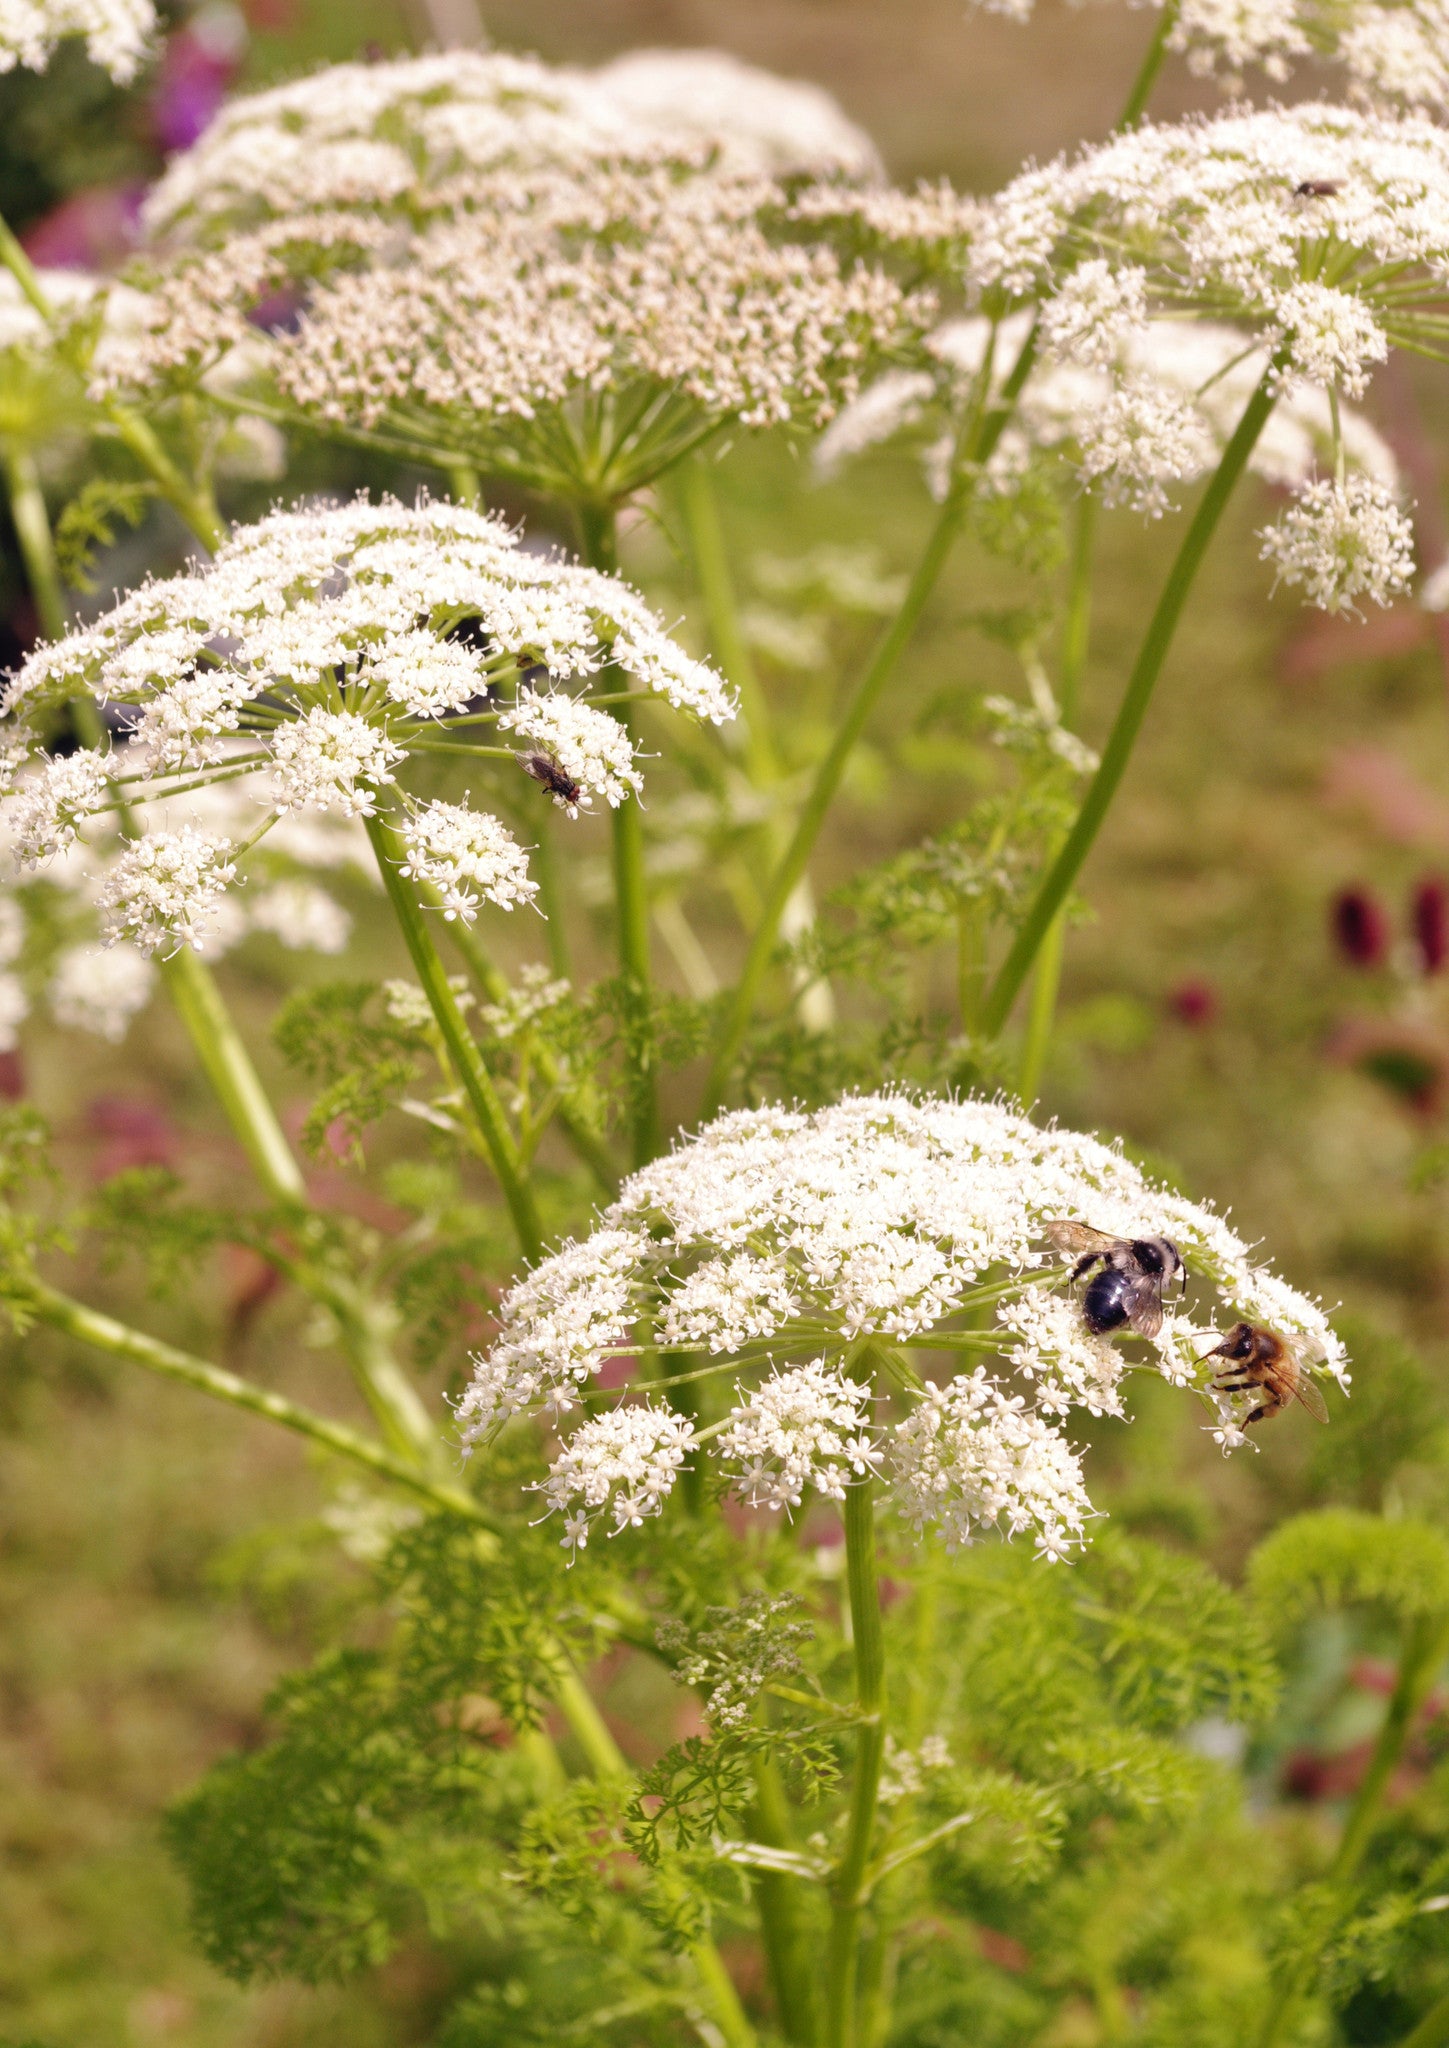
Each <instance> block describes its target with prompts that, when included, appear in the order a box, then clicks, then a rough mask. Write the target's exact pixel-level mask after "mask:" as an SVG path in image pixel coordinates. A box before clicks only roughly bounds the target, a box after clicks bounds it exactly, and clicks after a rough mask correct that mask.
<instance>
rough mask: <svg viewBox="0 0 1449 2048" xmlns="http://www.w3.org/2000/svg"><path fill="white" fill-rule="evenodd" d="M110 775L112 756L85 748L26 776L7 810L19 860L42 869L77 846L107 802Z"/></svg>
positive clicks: (38, 767)
mask: <svg viewBox="0 0 1449 2048" xmlns="http://www.w3.org/2000/svg"><path fill="white" fill-rule="evenodd" d="M110 774H111V760H110V756H109V755H107V754H100V753H93V752H91V751H89V750H88V749H85V748H81V749H80V750H79V751H78V752H76V753H74V754H62V755H58V756H55V757H53V758H51V759H48V760H45V761H42V762H40V763H38V764H37V765H36V766H35V767H34V768H33V769H32V770H31V771H30V772H28V773H22V774H21V775H20V776H19V777H18V778H17V781H16V784H15V793H14V796H13V797H12V798H11V800H10V802H9V804H8V805H7V806H6V809H7V812H8V817H7V823H8V825H9V828H10V833H11V844H12V848H13V851H14V855H15V858H16V859H17V860H18V861H20V862H21V863H22V864H23V865H24V866H26V867H31V868H33V867H38V866H39V865H40V863H41V862H42V861H45V860H49V859H50V858H51V857H52V856H53V855H54V854H57V853H64V852H65V850H66V848H67V847H69V846H73V845H74V844H75V842H76V840H77V838H78V837H79V833H80V828H81V826H82V825H83V824H84V822H85V820H86V819H87V818H89V817H93V816H95V814H96V813H97V812H98V811H102V810H104V809H105V808H106V806H107V804H108V803H109V801H110V795H109V789H110V780H109V779H110Z"/></svg>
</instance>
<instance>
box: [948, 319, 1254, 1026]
mask: <svg viewBox="0 0 1449 2048" xmlns="http://www.w3.org/2000/svg"><path fill="white" fill-rule="evenodd" d="M1281 368H1282V364H1281V362H1280V360H1279V358H1278V357H1276V356H1275V357H1274V359H1273V361H1272V363H1271V364H1270V365H1269V367H1268V370H1267V372H1266V374H1265V375H1264V378H1263V381H1262V383H1261V384H1260V385H1259V386H1258V388H1257V390H1256V391H1255V392H1254V394H1253V396H1252V398H1251V399H1250V400H1249V401H1248V404H1247V407H1246V409H1245V410H1244V413H1243V416H1242V418H1241V419H1240V420H1239V422H1238V424H1237V428H1236V430H1235V431H1234V433H1233V437H1232V439H1231V440H1230V441H1229V442H1228V445H1227V447H1226V448H1225V449H1224V450H1223V454H1222V459H1221V461H1220V462H1219V463H1218V466H1217V468H1216V470H1215V471H1214V472H1213V477H1212V481H1211V482H1210V483H1209V485H1208V487H1207V489H1206V491H1205V492H1204V493H1203V496H1202V501H1201V503H1200V504H1199V505H1198V508H1197V511H1196V512H1195V513H1194V515H1193V518H1192V521H1191V524H1190V525H1189V527H1188V529H1187V532H1186V534H1185V535H1184V537H1183V542H1182V546H1181V547H1180V548H1179V549H1178V551H1177V558H1176V560H1175V561H1174V562H1173V565H1172V568H1171V569H1170V570H1169V572H1168V577H1167V582H1166V583H1165V584H1164V586H1163V590H1162V595H1161V597H1160V598H1159V599H1158V601H1157V609H1156V611H1155V612H1154V613H1153V615H1152V619H1151V622H1150V623H1149V625H1148V628H1147V633H1146V636H1145V638H1144V639H1143V642H1142V647H1141V650H1140V652H1139V654H1138V656H1137V660H1136V663H1135V664H1134V666H1133V669H1132V674H1131V676H1130V678H1129V679H1128V683H1127V689H1126V692H1125V694H1124V695H1123V698H1122V702H1121V704H1120V706H1119V707H1118V711H1117V717H1116V721H1115V723H1114V724H1113V726H1112V730H1111V732H1110V733H1109V734H1108V736H1107V744H1106V746H1105V747H1104V748H1103V750H1102V759H1101V763H1100V765H1099V766H1098V769H1097V772H1096V774H1095V775H1094V776H1093V778H1092V781H1091V784H1090V786H1089V788H1088V790H1087V794H1086V797H1085V798H1084V800H1083V803H1082V808H1081V810H1080V811H1079V812H1078V813H1077V819H1076V823H1075V824H1074V825H1073V826H1072V829H1071V831H1070V833H1068V835H1067V841H1066V844H1065V845H1064V846H1063V848H1062V850H1061V852H1060V853H1059V854H1058V855H1057V857H1056V860H1055V861H1054V862H1053V864H1052V866H1051V868H1050V870H1049V871H1048V873H1047V875H1046V878H1045V880H1044V881H1043V882H1042V885H1041V887H1040V888H1039V889H1038V891H1037V893H1036V897H1035V900H1034V901H1033V903H1032V905H1031V908H1030V909H1029V910H1028V911H1027V914H1026V916H1025V918H1024V919H1023V921H1022V924H1021V927H1020V929H1019V930H1018V932H1017V935H1016V939H1015V942H1014V944H1013V945H1012V948H1011V951H1010V952H1009V953H1008V954H1007V956H1006V959H1005V960H1004V961H1003V963H1002V966H1001V971H1000V973H999V974H998V975H997V977H996V980H995V983H994V984H993V986H992V989H991V993H990V995H989V996H988V997H987V1000H986V1008H985V1014H984V1017H983V1025H984V1028H985V1030H986V1032H987V1034H988V1036H995V1035H996V1033H998V1032H999V1031H1000V1030H1001V1028H1002V1026H1003V1025H1004V1024H1005V1022H1006V1020H1007V1018H1008V1017H1009V1016H1010V1014H1011V1008H1012V1005H1013V1003H1014V1002H1015V1001H1016V998H1017V996H1018V995H1019V994H1020V992H1021V988H1022V985H1023V983H1024V982H1025V980H1026V977H1027V975H1028V974H1029V973H1030V972H1031V968H1032V964H1033V962H1034V961H1035V959H1036V956H1037V953H1038V951H1039V950H1040V948H1041V946H1042V943H1043V941H1044V940H1045V938H1046V935H1047V932H1048V931H1049V930H1050V929H1051V925H1052V922H1053V920H1054V919H1055V917H1056V915H1057V913H1058V911H1059V910H1061V908H1062V906H1063V904H1064V903H1065V902H1066V899H1067V896H1068V895H1069V893H1070V891H1071V888H1072V885H1073V883H1074V882H1075V881H1076V879H1077V876H1078V874H1079V873H1080V872H1081V868H1082V863H1083V862H1084V861H1085V860H1086V858H1087V855H1088V854H1089V853H1090V852H1091V850H1092V846H1093V844H1094V842H1095V840H1096V837H1097V834H1098V832H1099V831H1100V830H1101V827H1102V821H1103V819H1104V818H1105V817H1106V815H1107V812H1108V811H1109V810H1110V808H1111V805H1112V799H1113V798H1114V797H1115V796H1116V794H1117V789H1118V786H1119V784H1120V783H1121V780H1122V777H1123V775H1124V774H1125V773H1126V769H1127V763H1128V762H1129V761H1130V760H1131V758H1132V749H1133V747H1134V746H1135V745H1136V743H1137V735H1138V733H1139V732H1140V731H1141V729H1142V721H1143V719H1144V718H1145V717H1146V715H1147V707H1148V705H1149V704H1150V703H1151V701H1152V693H1153V690H1154V689H1155V688H1156V686H1157V679H1158V677H1159V675H1160V674H1161V673H1162V665H1163V663H1164V661H1165V660H1166V658H1167V652H1168V649H1169V648H1170V647H1171V645H1172V640H1173V635H1174V634H1175V632H1176V631H1177V623H1178V620H1179V619H1180V618H1181V616H1182V608H1183V606H1184V604H1185V603H1186V602H1187V595H1188V592H1189V591H1190V590H1191V588H1192V585H1193V579H1194V578H1195V577H1196V575H1197V572H1198V569H1199V568H1200V567H1201V565H1202V559H1203V556H1204V555H1205V554H1206V553H1207V549H1208V543H1209V541H1210V540H1211V539H1212V537H1213V534H1214V533H1215V532H1216V530H1217V526H1218V522H1219V520H1220V519H1221V518H1222V515H1223V511H1224V508H1225V507H1226V505H1227V502H1228V499H1229V498H1230V497H1231V495H1232V491H1233V486H1234V485H1235V484H1236V483H1237V481H1238V478H1239V477H1240V476H1241V475H1242V473H1243V470H1244V468H1245V467H1246V465H1247V461H1248V457H1249V456H1250V455H1251V454H1252V452H1253V447H1254V444H1255V443H1256V441H1257V439H1258V436H1259V434H1261V433H1262V431H1263V428H1264V425H1265V424H1266V422H1267V419H1268V415H1269V414H1270V413H1271V412H1272V410H1273V405H1274V401H1275V398H1276V395H1277V393H1276V384H1277V378H1278V375H1279V372H1280V370H1281Z"/></svg>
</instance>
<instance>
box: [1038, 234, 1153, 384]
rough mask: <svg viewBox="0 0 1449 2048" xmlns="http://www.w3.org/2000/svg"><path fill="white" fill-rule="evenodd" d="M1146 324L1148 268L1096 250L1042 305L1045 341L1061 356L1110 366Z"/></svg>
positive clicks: (1091, 366)
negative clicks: (1112, 260)
mask: <svg viewBox="0 0 1449 2048" xmlns="http://www.w3.org/2000/svg"><path fill="white" fill-rule="evenodd" d="M1146 325H1147V273H1146V271H1145V270H1141V269H1139V268H1138V266H1137V265H1136V264H1135V263H1109V262H1108V261H1107V260H1106V258H1105V257H1101V256H1093V257H1091V258H1089V259H1088V261H1087V262H1085V263H1081V264H1078V266H1077V268H1076V269H1075V270H1074V271H1073V272H1072V273H1071V275H1070V276H1069V277H1068V278H1067V280H1066V282H1065V284H1063V285H1062V286H1061V288H1060V289H1059V290H1058V291H1057V292H1056V294H1055V295H1054V296H1053V297H1052V298H1050V299H1048V300H1047V301H1046V304H1045V305H1044V306H1043V307H1042V310H1041V330H1042V347H1043V350H1044V352H1045V353H1046V354H1047V355H1049V356H1054V357H1055V358H1056V359H1057V360H1058V361H1060V362H1067V363H1082V364H1084V365H1085V366H1086V367H1087V368H1089V369H1094V370H1110V369H1111V368H1113V367H1114V365H1115V364H1116V363H1117V362H1118V361H1119V359H1120V357H1121V355H1122V351H1123V349H1124V347H1125V346H1126V345H1127V344H1128V343H1129V342H1133V341H1139V340H1140V339H1141V337H1142V335H1143V333H1144V332H1145V330H1146Z"/></svg>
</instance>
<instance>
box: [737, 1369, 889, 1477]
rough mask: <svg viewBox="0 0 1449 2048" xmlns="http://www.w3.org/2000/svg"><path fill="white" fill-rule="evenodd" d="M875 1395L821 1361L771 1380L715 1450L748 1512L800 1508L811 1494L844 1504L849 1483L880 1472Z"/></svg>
mask: <svg viewBox="0 0 1449 2048" xmlns="http://www.w3.org/2000/svg"><path fill="white" fill-rule="evenodd" d="M870 1400H871V1390H870V1388H869V1387H868V1386H864V1385H862V1384H861V1382H860V1381H858V1380H852V1379H847V1378H846V1377H845V1375H844V1374H843V1373H842V1372H841V1371H839V1369H838V1368H836V1367H834V1366H832V1365H829V1364H827V1362H826V1361H825V1360H824V1359H823V1358H817V1359H812V1360H811V1362H810V1363H809V1364H808V1365H796V1366H792V1367H790V1369H789V1370H788V1371H786V1372H776V1373H772V1374H771V1375H770V1377H769V1379H767V1380H765V1381H764V1382H763V1384H762V1385H760V1386H758V1387H756V1388H755V1390H754V1392H753V1393H752V1394H751V1395H750V1397H749V1399H748V1400H747V1401H746V1402H745V1403H744V1404H743V1406H741V1407H739V1408H736V1409H735V1410H734V1412H733V1413H732V1414H731V1416H730V1418H729V1421H728V1423H727V1424H726V1426H725V1430H724V1433H723V1435H722V1436H721V1437H720V1439H719V1443H718V1445H717V1446H716V1449H717V1452H718V1455H719V1456H720V1457H721V1458H722V1459H723V1460H724V1461H725V1465H726V1469H727V1470H728V1469H729V1468H731V1467H734V1468H736V1469H735V1470H734V1473H733V1480H734V1487H735V1491H736V1492H737V1493H738V1494H739V1496H740V1498H741V1499H742V1500H744V1501H747V1502H748V1503H749V1505H750V1506H751V1507H756V1508H758V1507H764V1508H770V1509H772V1510H776V1509H779V1508H798V1507H799V1505H800V1502H801V1501H802V1499H803V1498H804V1495H805V1489H806V1487H807V1486H808V1487H812V1488H813V1489H814V1491H815V1492H816V1493H818V1494H820V1495H821V1496H822V1497H823V1498H824V1499H826V1500H844V1498H845V1489H846V1486H847V1484H848V1483H849V1482H850V1480H851V1479H853V1478H854V1479H864V1478H866V1477H867V1476H868V1475H869V1474H871V1473H873V1472H875V1471H877V1470H878V1469H879V1466H880V1461H881V1451H880V1446H879V1444H878V1443H877V1441H876V1439H875V1438H874V1437H873V1436H872V1434H871V1428H870Z"/></svg>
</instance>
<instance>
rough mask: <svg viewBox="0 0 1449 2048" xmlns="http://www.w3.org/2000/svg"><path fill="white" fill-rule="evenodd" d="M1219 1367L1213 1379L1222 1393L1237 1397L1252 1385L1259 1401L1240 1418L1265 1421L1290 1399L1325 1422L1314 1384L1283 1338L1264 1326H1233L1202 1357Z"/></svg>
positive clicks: (1321, 1398) (1294, 1352)
mask: <svg viewBox="0 0 1449 2048" xmlns="http://www.w3.org/2000/svg"><path fill="white" fill-rule="evenodd" d="M1204 1356H1205V1357H1207V1358H1220V1359H1222V1361H1223V1363H1222V1364H1221V1365H1220V1366H1219V1367H1218V1369H1217V1371H1216V1373H1215V1374H1214V1375H1213V1385H1214V1387H1216V1388H1217V1389H1218V1391H1219V1392H1220V1393H1224V1394H1240V1393H1242V1392H1243V1391H1244V1390H1245V1389H1246V1388H1249V1387H1251V1388H1252V1389H1253V1390H1254V1392H1255V1393H1261V1395H1262V1397H1263V1398H1262V1400H1261V1401H1260V1402H1259V1404H1258V1406H1257V1407H1256V1408H1255V1409H1254V1410H1253V1412H1252V1414H1251V1415H1249V1416H1247V1417H1246V1418H1245V1420H1244V1424H1243V1427H1244V1428H1246V1427H1247V1425H1248V1423H1250V1422H1267V1421H1269V1420H1270V1419H1271V1418H1272V1417H1273V1416H1275V1415H1276V1414H1277V1413H1278V1412H1279V1410H1280V1409H1282V1408H1286V1407H1287V1406H1288V1403H1289V1402H1290V1401H1301V1402H1302V1403H1303V1406H1304V1407H1305V1408H1306V1409H1307V1410H1308V1412H1309V1414H1310V1415H1311V1416H1312V1417H1313V1418H1314V1420H1315V1421H1317V1422H1327V1420H1328V1409H1327V1407H1326V1405H1325V1403H1324V1399H1323V1396H1322V1394H1321V1393H1320V1392H1319V1390H1318V1386H1317V1383H1316V1382H1315V1381H1314V1379H1313V1378H1312V1376H1311V1375H1310V1373H1309V1371H1308V1368H1307V1366H1305V1365H1304V1363H1303V1361H1302V1359H1301V1358H1300V1357H1299V1356H1298V1353H1297V1352H1296V1351H1295V1350H1294V1348H1293V1346H1292V1345H1291V1344H1290V1343H1289V1342H1288V1340H1287V1338H1286V1337H1280V1336H1279V1335H1278V1332H1277V1331H1276V1330H1269V1329H1267V1328H1265V1327H1264V1325H1263V1324H1262V1323H1234V1324H1233V1327H1232V1328H1231V1330H1229V1331H1228V1334H1227V1336H1226V1337H1224V1339H1223V1341H1222V1343H1221V1344H1219V1345H1218V1346H1217V1347H1216V1348H1215V1349H1214V1350H1212V1351H1208V1352H1205V1353H1204Z"/></svg>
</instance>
